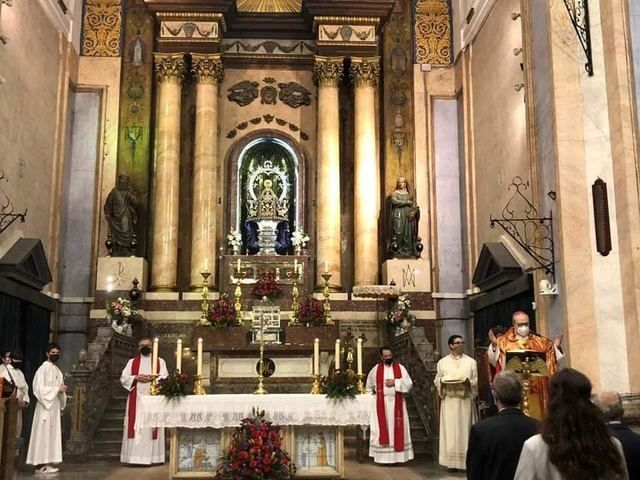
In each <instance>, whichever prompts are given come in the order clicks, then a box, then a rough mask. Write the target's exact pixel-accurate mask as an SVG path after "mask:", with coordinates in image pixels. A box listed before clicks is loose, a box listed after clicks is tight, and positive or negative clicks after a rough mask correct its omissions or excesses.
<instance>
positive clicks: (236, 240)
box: [227, 228, 242, 249]
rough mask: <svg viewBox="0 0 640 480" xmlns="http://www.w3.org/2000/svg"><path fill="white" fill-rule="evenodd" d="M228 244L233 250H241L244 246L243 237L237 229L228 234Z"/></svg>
mask: <svg viewBox="0 0 640 480" xmlns="http://www.w3.org/2000/svg"><path fill="white" fill-rule="evenodd" d="M227 243H228V244H229V246H230V247H231V248H234V249H238V248H240V247H241V246H242V235H241V234H240V232H239V231H238V230H236V229H235V228H232V229H231V230H230V231H229V233H228V234H227Z"/></svg>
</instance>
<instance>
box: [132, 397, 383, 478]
mask: <svg viewBox="0 0 640 480" xmlns="http://www.w3.org/2000/svg"><path fill="white" fill-rule="evenodd" d="M373 398H374V397H373V396H372V395H358V396H357V397H356V398H355V399H347V400H343V401H334V400H330V399H327V398H326V397H325V396H324V395H309V394H275V395H252V394H241V395H201V396H199V395H192V396H188V397H184V398H183V399H181V400H180V401H179V402H174V401H167V400H166V399H165V398H164V397H159V396H156V397H153V396H145V397H143V398H142V401H141V402H140V404H139V406H138V415H137V416H136V428H148V427H164V428H171V429H172V431H171V460H170V470H171V478H172V479H173V478H185V477H189V478H211V477H212V475H213V474H214V473H215V471H216V467H217V465H218V464H219V463H220V459H221V457H222V456H223V455H224V454H225V453H226V450H227V446H228V444H229V441H230V439H231V434H232V432H233V430H234V428H235V427H237V426H239V425H240V422H241V421H242V419H243V418H245V417H248V416H249V415H250V414H251V410H252V408H254V407H257V408H259V409H260V410H264V411H265V412H266V415H265V419H266V420H268V421H271V422H273V423H274V424H276V425H280V426H281V427H282V431H283V436H284V441H283V445H284V448H285V449H286V450H287V451H288V452H289V453H290V454H291V458H292V459H293V461H294V462H295V464H296V467H297V473H296V477H306V478H343V477H344V448H343V442H344V437H343V428H344V427H345V426H347V425H362V426H366V427H368V426H369V424H370V418H371V413H372V412H371V409H372V408H373V407H374V405H375V404H374V402H373Z"/></svg>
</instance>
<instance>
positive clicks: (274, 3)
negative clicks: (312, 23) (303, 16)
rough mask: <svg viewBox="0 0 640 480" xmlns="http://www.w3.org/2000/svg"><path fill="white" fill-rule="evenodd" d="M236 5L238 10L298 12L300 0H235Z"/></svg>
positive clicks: (300, 7) (300, 5)
mask: <svg viewBox="0 0 640 480" xmlns="http://www.w3.org/2000/svg"><path fill="white" fill-rule="evenodd" d="M236 7H237V9H238V11H239V12H252V13H298V12H301V11H302V0H236Z"/></svg>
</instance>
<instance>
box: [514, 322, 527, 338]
mask: <svg viewBox="0 0 640 480" xmlns="http://www.w3.org/2000/svg"><path fill="white" fill-rule="evenodd" d="M516 331H517V332H518V335H520V336H521V337H526V336H528V335H529V326H528V325H521V326H519V327H518V328H516Z"/></svg>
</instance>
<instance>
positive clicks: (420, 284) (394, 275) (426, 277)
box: [382, 258, 431, 293]
mask: <svg viewBox="0 0 640 480" xmlns="http://www.w3.org/2000/svg"><path fill="white" fill-rule="evenodd" d="M391 281H394V282H395V284H396V285H398V286H399V287H400V289H401V290H402V292H404V293H406V292H430V291H431V265H430V264H429V262H428V261H427V260H426V259H424V258H392V259H391V260H387V261H386V262H384V263H383V264H382V283H384V284H385V285H389V284H390V283H391Z"/></svg>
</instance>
